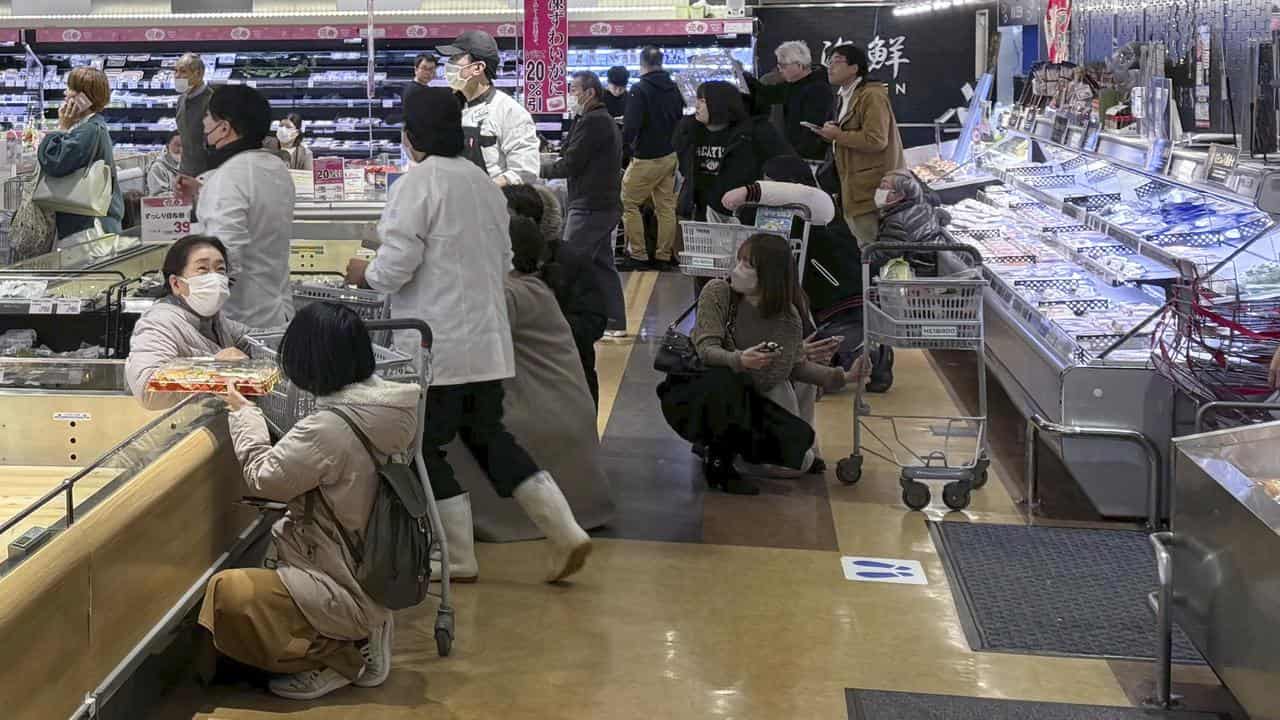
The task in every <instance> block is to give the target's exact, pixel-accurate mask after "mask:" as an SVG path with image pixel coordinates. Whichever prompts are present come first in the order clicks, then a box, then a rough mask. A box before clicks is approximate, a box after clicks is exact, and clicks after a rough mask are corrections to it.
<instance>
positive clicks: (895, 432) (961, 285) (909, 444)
mask: <svg viewBox="0 0 1280 720" xmlns="http://www.w3.org/2000/svg"><path fill="white" fill-rule="evenodd" d="M877 252H879V253H891V254H894V255H901V254H902V253H906V252H958V253H964V254H967V255H969V256H970V257H971V258H972V259H973V261H974V264H975V265H979V266H980V265H981V264H982V255H981V254H980V253H979V252H978V251H977V250H975V249H973V248H972V247H970V246H968V245H960V244H918V243H910V244H908V243H872V244H871V245H868V246H866V247H865V248H863V249H862V258H863V260H862V286H863V288H864V290H863V306H862V309H863V348H871V347H873V346H875V345H884V346H887V347H891V348H904V349H908V348H910V349H919V350H963V351H968V352H973V353H976V354H977V356H978V357H977V365H978V368H977V370H978V414H977V415H976V416H970V417H963V416H962V417H941V416H903V415H897V416H893V415H878V414H875V413H872V412H862V408H860V407H859V406H860V405H861V403H854V411H853V454H852V455H850V456H849V457H847V458H845V459H844V460H841V461H840V462H839V463H838V465H837V467H836V477H838V478H839V479H840V481H841V482H843V483H845V484H846V485H852V484H854V483H856V482H858V481H859V480H860V479H862V458H863V452H864V451H865V452H867V453H870V454H872V455H875V456H876V457H879V458H881V459H883V460H886V461H888V462H891V463H893V464H895V465H897V466H898V467H899V468H901V469H902V475H901V478H900V483H901V485H902V502H903V504H905V505H906V506H907V507H909V508H911V509H912V510H920V509H922V508H924V507H925V506H926V505H928V504H929V500H930V497H931V493H930V490H929V486H928V485H926V484H925V482H926V481H928V482H935V483H937V482H941V483H945V485H944V487H943V492H942V500H943V502H944V503H945V504H946V506H947V507H949V508H951V509H952V510H962V509H964V508H966V507H968V506H969V500H970V492H971V491H972V490H975V489H977V488H981V487H982V486H983V485H985V484H986V482H987V468H988V466H989V465H990V461H989V460H988V458H987V453H986V445H987V443H986V440H987V368H986V359H985V357H984V354H983V330H982V293H983V289H984V288H986V286H987V281H986V280H982V279H979V278H980V276H979V275H977V273H975V272H974V271H967V272H965V273H962V274H961V275H960V276H952V277H939V278H922V279H909V280H886V279H880V280H877V281H876V282H875V283H872V281H871V264H870V260H871V259H872V258H873V257H874V256H875V255H876V254H877ZM864 432H865V433H866V434H867V435H870V436H871V438H872V439H873V440H874V441H875V446H874V447H873V446H871V445H868V444H866V443H864V438H863V433H864Z"/></svg>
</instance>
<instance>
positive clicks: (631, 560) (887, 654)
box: [154, 273, 1213, 720]
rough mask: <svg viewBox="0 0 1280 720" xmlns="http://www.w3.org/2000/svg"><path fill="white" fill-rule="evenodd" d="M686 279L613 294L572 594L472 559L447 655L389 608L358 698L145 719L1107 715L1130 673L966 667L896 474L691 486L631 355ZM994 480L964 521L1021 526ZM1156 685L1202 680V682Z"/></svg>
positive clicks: (840, 416) (654, 335)
mask: <svg viewBox="0 0 1280 720" xmlns="http://www.w3.org/2000/svg"><path fill="white" fill-rule="evenodd" d="M691 293H692V288H691V285H690V283H689V281H688V279H687V278H683V277H681V276H678V275H674V274H663V275H657V274H654V273H643V274H637V275H632V276H630V277H628V278H627V298H628V303H629V315H630V323H629V324H630V328H629V329H630V331H631V333H632V335H631V337H630V338H629V339H628V340H625V341H622V342H617V343H607V344H602V346H601V349H600V377H601V385H602V388H601V389H602V408H604V410H605V412H602V418H604V419H602V425H601V427H602V428H603V443H604V452H605V455H606V457H607V465H606V467H607V469H608V471H609V473H610V476H611V478H612V481H613V483H614V486H615V494H616V496H617V498H618V506H619V518H618V521H617V523H615V524H614V525H613V526H612V527H610V528H608V529H607V530H606V531H605V532H602V533H600V536H599V537H598V539H597V549H596V552H595V554H593V556H592V558H591V563H590V565H589V566H588V569H587V570H586V571H585V572H583V573H582V574H581V575H579V576H577V577H575V578H574V582H573V583H572V584H569V585H565V586H561V587H551V586H546V585H543V584H541V583H540V582H539V572H538V568H539V567H540V564H539V559H540V557H541V554H540V552H541V548H540V547H539V546H538V545H536V544H533V543H512V544H504V545H492V544H481V545H479V546H478V548H477V553H478V555H479V559H480V562H481V565H482V566H483V567H484V575H483V578H482V580H481V582H479V583H477V584H475V585H472V586H462V587H459V588H457V605H458V608H457V612H458V627H457V642H456V644H455V647H454V656H453V657H450V658H447V659H440V658H438V657H436V655H435V646H434V643H433V641H432V636H431V631H432V621H433V620H434V607H433V606H430V605H428V606H424V607H422V608H418V609H415V610H411V611H408V612H403V613H400V614H398V617H397V620H398V625H397V636H396V643H395V659H394V669H393V670H392V673H391V677H390V679H389V680H388V682H387V684H386V685H385V686H383V687H381V688H378V689H372V690H362V689H356V688H348V689H344V690H342V691H340V692H337V693H334V694H333V695H331V696H329V697H327V698H325V699H323V700H321V701H317V702H315V703H298V702H292V701H288V700H283V699H279V698H275V697H272V696H270V695H268V694H266V693H265V692H262V691H259V690H256V689H252V688H249V687H247V686H220V687H214V688H212V689H208V690H205V689H201V688H198V687H196V686H194V685H186V686H183V687H181V688H180V689H179V690H177V691H176V692H175V693H173V694H172V695H171V696H170V697H169V698H167V699H166V700H165V702H164V703H163V707H162V709H161V710H160V711H159V712H158V713H157V714H155V715H154V717H157V718H166V719H167V718H173V719H174V720H177V719H181V720H187V719H188V718H201V719H208V720H213V719H215V718H216V719H217V720H250V719H256V718H266V717H274V716H276V715H278V714H280V713H286V712H287V713H290V715H289V716H290V717H294V718H306V719H308V720H311V719H315V720H320V719H330V718H332V719H337V718H352V717H360V718H365V719H367V720H383V719H388V720H389V719H393V718H395V719H399V718H405V719H408V718H414V719H415V720H417V719H427V720H429V719H431V718H451V719H457V720H462V719H469V718H477V719H479V718H497V717H515V718H520V719H521V720H533V719H541V718H548V719H551V718H556V719H561V718H563V719H568V718H584V719H587V718H590V719H593V720H594V719H600V718H609V719H615V718H616V719H627V718H637V719H640V718H644V719H645V720H649V719H651V718H706V717H726V718H729V717H731V718H766V719H770V720H772V719H777V718H805V719H808V718H831V719H833V720H835V719H843V718H847V717H848V710H847V705H846V693H845V690H846V689H848V688H862V689H877V690H894V691H910V692H920V693H941V694H955V695H969V696H981V697H992V698H1014V699H1022V700H1037V701H1050V702H1068V703H1091V704H1101V705H1129V704H1131V703H1132V702H1133V700H1134V699H1135V697H1136V693H1138V692H1139V690H1138V689H1137V686H1138V685H1139V683H1140V681H1141V680H1142V678H1143V673H1144V672H1145V668H1144V667H1143V666H1140V665H1134V664H1130V663H1109V662H1107V661H1102V660H1085V659H1071V658H1053V657H1032V656H1020V655H1007V654H998V653H974V652H972V651H971V650H970V649H969V647H968V644H967V642H966V640H965V636H964V633H963V631H962V629H961V627H960V622H959V619H958V617H957V613H956V609H955V604H954V601H953V599H952V597H951V591H950V589H949V586H948V583H947V579H946V576H945V574H944V572H943V568H942V563H941V561H940V560H939V558H938V555H937V551H936V549H935V548H934V545H933V542H932V541H931V540H930V537H929V533H928V531H927V529H926V523H925V519H926V517H932V518H934V519H938V518H941V517H942V515H943V514H944V512H943V511H944V510H945V508H942V509H936V508H930V509H929V510H928V511H927V512H926V513H911V512H908V511H907V510H906V509H905V508H903V507H902V506H901V504H900V500H899V494H900V491H899V489H898V484H897V469H896V468H894V467H892V466H890V465H888V464H886V463H884V462H880V461H874V460H868V463H867V466H866V472H865V474H864V479H863V481H862V482H861V483H860V484H858V485H857V486H854V487H845V486H843V485H841V484H840V483H839V482H838V481H836V480H835V478H834V472H833V471H829V472H828V474H827V477H825V478H804V479H801V480H795V481H784V480H771V481H765V482H763V492H762V494H761V495H759V496H757V497H742V496H729V495H724V494H721V493H713V492H708V491H707V490H706V488H705V484H704V483H703V481H702V478H701V474H700V471H699V470H698V462H697V458H696V457H694V456H693V455H692V454H691V453H690V452H689V448H688V446H687V445H685V444H684V443H682V442H681V441H680V440H679V439H678V438H676V437H675V436H674V435H673V434H672V433H671V432H670V431H669V430H668V429H667V426H666V424H665V423H664V422H662V419H661V415H660V413H659V411H658V406H657V398H656V396H655V394H654V390H653V388H654V384H655V383H656V378H655V376H654V374H653V371H652V369H651V359H652V353H653V351H654V348H655V344H656V342H657V341H658V340H659V339H660V337H661V334H662V332H663V330H664V329H665V326H666V323H667V322H668V321H669V319H670V318H672V317H674V316H675V315H676V314H677V313H678V312H679V310H680V309H681V308H682V303H687V302H688V301H689V300H690V299H691V297H692V295H691ZM895 373H896V377H897V384H896V385H895V387H894V389H893V390H892V392H891V393H889V394H888V395H887V396H883V397H879V398H873V402H874V403H875V406H876V409H877V410H882V411H884V412H890V413H895V414H958V411H957V410H956V407H955V401H954V400H953V399H952V395H951V393H950V389H949V387H948V386H947V385H945V384H944V382H943V380H942V378H941V376H940V375H939V373H938V372H937V371H936V370H935V367H934V365H933V360H932V359H931V358H930V357H929V356H927V355H925V354H923V353H916V352H903V353H900V354H899V360H898V366H897V369H896V371H895ZM852 402H853V396H852V394H842V395H837V396H831V397H827V398H825V399H823V400H822V402H820V403H819V405H818V425H819V428H818V429H819V434H820V440H821V445H822V449H823V451H824V452H823V454H824V456H825V457H826V458H827V459H828V461H829V462H830V464H831V466H832V467H833V468H834V461H836V460H838V459H839V458H840V457H842V456H844V455H845V454H847V453H848V452H849V449H850V447H851V444H852V437H851V427H852V426H851V422H852V415H851V413H852ZM1006 470H1007V468H1005V467H1002V466H999V465H997V466H996V467H994V468H993V473H994V477H993V478H992V481H991V482H990V483H989V484H988V485H987V487H986V488H985V489H984V490H982V491H979V492H977V493H976V494H975V496H974V502H973V505H972V506H971V508H970V510H969V511H968V512H967V513H965V514H958V513H952V514H950V515H949V516H948V517H947V519H948V520H959V521H963V520H964V519H965V515H967V516H968V519H969V520H970V521H974V522H1004V523H1017V522H1021V516H1020V514H1019V513H1018V511H1017V508H1016V506H1015V505H1014V503H1013V501H1012V500H1011V499H1010V496H1009V493H1008V492H1007V491H1006V489H1005V477H1004V475H1005V473H1006ZM848 555H859V556H869V557H882V558H893V559H902V560H909V561H915V562H919V563H920V565H921V567H922V569H923V573H924V576H925V579H926V581H927V584H922V585H908V584H877V583H871V582H853V581H850V580H847V579H845V575H844V572H843V571H842V566H841V557H842V556H848ZM1176 679H1178V680H1183V681H1187V680H1191V681H1195V682H1202V683H1212V682H1213V681H1212V675H1211V674H1209V673H1207V671H1205V670H1203V669H1195V668H1193V669H1186V668H1179V669H1178V675H1177V676H1176Z"/></svg>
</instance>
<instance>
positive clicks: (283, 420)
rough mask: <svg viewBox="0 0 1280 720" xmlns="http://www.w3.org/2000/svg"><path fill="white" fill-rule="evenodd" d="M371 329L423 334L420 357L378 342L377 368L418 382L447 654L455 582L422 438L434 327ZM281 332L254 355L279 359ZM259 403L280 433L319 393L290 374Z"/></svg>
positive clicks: (440, 633)
mask: <svg viewBox="0 0 1280 720" xmlns="http://www.w3.org/2000/svg"><path fill="white" fill-rule="evenodd" d="M365 325H366V327H367V328H368V330H369V332H370V333H390V332H391V331H393V330H410V331H416V332H417V333H418V335H419V337H420V338H421V342H420V343H419V346H420V348H421V350H420V353H421V357H420V358H414V357H410V356H409V355H406V354H404V353H401V352H398V351H396V350H392V349H389V348H384V347H379V346H376V345H375V346H374V348H373V352H374V359H375V366H374V372H376V373H377V374H378V375H379V376H381V377H383V378H386V379H388V380H396V381H400V382H417V383H418V385H419V388H420V390H419V392H418V417H417V421H418V427H417V431H416V433H415V435H414V443H413V448H414V458H413V462H414V468H415V469H416V470H417V471H418V477H419V478H421V480H422V484H423V489H424V490H425V491H426V497H427V517H428V519H429V520H430V522H431V548H430V554H431V558H432V559H433V560H435V559H438V560H439V561H440V575H441V577H440V593H439V594H438V595H436V594H434V593H432V595H433V596H435V597H437V598H439V600H440V606H439V609H438V610H437V612H436V623H435V639H436V651H437V652H438V653H439V654H440V656H441V657H445V656H447V655H449V653H450V652H451V651H452V648H453V638H454V619H453V605H452V602H451V593H452V590H451V586H450V584H449V547H448V544H447V541H446V539H445V533H444V525H442V524H441V522H440V510H439V508H437V507H436V501H435V493H434V492H433V491H432V489H431V479H430V477H429V476H428V475H427V465H426V460H425V459H424V458H423V454H422V453H423V447H422V438H423V434H424V430H425V427H426V417H427V388H428V387H429V386H430V384H431V342H432V335H431V328H430V326H428V325H427V324H426V323H425V322H423V321H421V320H409V319H398V320H370V321H367V322H366V323H365ZM281 338H283V335H282V334H281V333H271V334H263V335H256V336H250V338H249V355H250V357H255V358H273V359H278V356H279V348H280V340H281ZM255 402H257V403H258V406H259V407H260V408H262V412H263V415H265V416H266V417H267V420H268V422H269V423H270V424H271V425H273V426H275V430H276V432H278V433H282V434H283V433H285V432H288V430H289V428H291V427H293V425H294V423H296V422H297V421H298V420H299V419H301V418H302V417H304V416H306V415H309V414H310V413H311V412H313V411H314V410H315V397H314V396H313V395H311V394H310V393H308V392H306V391H305V390H301V389H299V388H298V387H296V386H295V385H293V383H291V382H289V381H288V379H287V378H284V379H281V381H280V382H279V383H277V384H276V387H275V388H273V389H272V391H271V393H269V394H268V395H265V396H263V397H260V398H255Z"/></svg>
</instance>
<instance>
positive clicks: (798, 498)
mask: <svg viewBox="0 0 1280 720" xmlns="http://www.w3.org/2000/svg"><path fill="white" fill-rule="evenodd" d="M702 507H703V517H702V541H703V542H705V543H709V544H715V545H746V546H751V547H768V548H791V549H797V550H826V551H835V550H836V549H837V545H836V528H835V521H834V520H833V519H832V517H831V503H829V502H827V498H826V496H825V495H823V496H822V497H813V496H803V495H793V496H783V495H765V494H761V495H756V496H746V495H729V494H726V493H720V492H714V493H708V494H707V495H706V496H705V497H703V500H702Z"/></svg>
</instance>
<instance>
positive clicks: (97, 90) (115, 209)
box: [38, 67, 124, 240]
mask: <svg viewBox="0 0 1280 720" xmlns="http://www.w3.org/2000/svg"><path fill="white" fill-rule="evenodd" d="M109 102H111V84H110V83H109V82H108V81H107V76H106V74H105V73H103V72H102V71H101V70H98V69H97V68H92V67H78V68H75V69H73V70H72V71H71V72H69V73H67V92H66V95H65V97H64V98H63V101H62V105H60V106H58V128H59V130H58V131H55V132H51V133H49V134H48V135H46V136H45V137H44V140H42V141H41V142H40V149H39V153H38V159H39V162H40V171H41V172H42V173H44V174H45V175H48V176H49V177H55V178H61V177H66V176H68V175H71V174H72V173H75V172H80V171H83V170H84V169H85V168H87V167H89V166H90V165H92V164H93V163H94V162H95V161H97V160H101V161H103V162H105V163H106V164H107V167H109V168H111V204H110V206H109V207H108V208H107V214H106V216H104V217H93V216H91V215H75V214H72V213H66V212H55V213H54V216H53V217H54V222H55V224H56V225H57V229H58V239H59V240H63V239H65V238H67V237H69V236H71V235H74V234H76V233H78V232H83V231H85V230H88V229H90V228H92V227H94V226H95V224H97V225H99V226H100V227H101V228H102V231H103V232H106V233H118V232H120V221H121V219H122V218H123V217H124V196H123V195H122V194H121V193H120V183H119V182H118V181H117V180H116V163H115V156H114V154H113V145H112V143H111V133H110V132H109V131H108V130H107V121H106V120H105V119H103V117H102V115H101V114H100V113H101V112H102V109H103V108H105V107H106V106H107V103H109Z"/></svg>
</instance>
